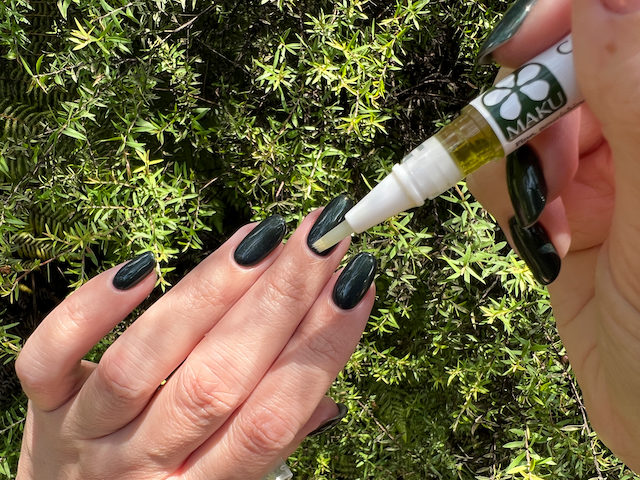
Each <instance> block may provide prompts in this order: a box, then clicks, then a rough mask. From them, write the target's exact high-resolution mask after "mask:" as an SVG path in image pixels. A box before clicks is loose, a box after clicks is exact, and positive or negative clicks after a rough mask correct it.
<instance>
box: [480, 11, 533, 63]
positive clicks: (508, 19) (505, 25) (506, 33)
mask: <svg viewBox="0 0 640 480" xmlns="http://www.w3.org/2000/svg"><path fill="white" fill-rule="evenodd" d="M537 1H538V0H517V1H516V2H515V3H514V4H513V5H512V6H511V8H509V10H508V11H507V13H505V14H504V16H503V17H502V20H500V22H499V23H498V25H496V27H495V28H494V29H493V32H491V34H490V35H489V37H488V38H487V40H486V41H485V42H484V44H483V45H482V48H480V52H478V60H477V62H478V65H483V64H485V63H490V62H491V60H492V59H491V54H492V53H493V52H494V51H495V50H496V49H497V48H498V47H500V46H501V45H504V44H505V43H507V42H508V41H509V40H511V38H513V36H514V35H515V34H516V32H517V31H518V30H519V29H520V27H521V26H522V24H523V23H524V21H525V19H526V18H527V15H528V14H529V12H530V11H531V9H532V8H533V6H534V5H535V3H536V2H537Z"/></svg>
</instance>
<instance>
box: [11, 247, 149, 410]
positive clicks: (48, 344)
mask: <svg viewBox="0 0 640 480" xmlns="http://www.w3.org/2000/svg"><path fill="white" fill-rule="evenodd" d="M154 267H155V259H154V257H153V254H151V253H146V254H143V255H141V256H140V257H138V258H137V259H135V260H133V261H131V262H129V263H127V264H125V265H120V266H118V267H114V268H112V269H110V270H107V271H106V272H104V273H101V274H100V275H98V276H96V277H95V278H93V279H91V280H90V281H89V282H87V283H86V284H85V285H83V286H82V287H81V288H80V289H78V290H77V291H76V292H74V293H73V294H72V295H71V296H69V297H68V298H67V299H66V300H64V302H62V303H61V304H60V305H59V306H58V307H57V308H56V309H55V310H54V311H53V312H51V313H50V314H49V315H48V316H47V317H46V318H45V319H44V321H43V322H42V323H41V324H40V325H39V326H38V328H37V329H36V331H35V332H34V333H33V335H31V337H30V338H29V340H28V341H27V343H26V344H25V345H24V347H23V348H22V351H21V352H20V355H19V357H18V359H17V361H16V372H17V374H18V377H19V378H20V381H21V382H22V386H23V388H24V390H25V392H26V394H27V396H28V397H29V399H30V400H31V401H32V403H33V405H35V406H36V407H38V408H39V409H41V410H45V411H51V410H55V409H57V408H59V407H60V406H61V405H63V404H64V403H65V402H67V401H68V400H69V399H70V398H71V397H72V396H73V395H74V394H75V393H77V391H78V390H79V389H80V387H81V386H82V384H83V383H84V381H85V380H86V377H87V376H88V375H89V374H90V373H91V371H92V370H93V368H94V367H93V366H92V365H91V364H89V363H88V362H82V361H81V360H82V357H84V356H85V355H86V354H87V353H88V352H89V351H90V350H91V349H92V348H93V346H94V345H95V344H96V343H98V342H99V341H100V340H101V339H102V337H104V336H105V335H106V334H107V333H109V331H111V329H112V328H113V327H114V326H115V325H117V324H118V323H120V322H121V321H122V320H124V319H125V318H126V317H127V315H129V314H130V313H131V312H132V311H133V309H135V308H136V307H137V306H138V305H139V304H140V302H142V300H144V299H145V298H146V297H147V296H148V295H149V293H150V292H151V290H152V289H153V286H154V284H155V279H156V277H155V275H154V274H151V273H152V272H153V269H154ZM118 273H120V274H119V275H118V276H117V274H118ZM114 279H115V280H116V283H117V284H118V285H119V286H121V287H122V286H123V285H124V286H127V284H126V282H128V286H130V285H131V283H132V282H133V281H136V280H138V281H140V280H141V281H140V283H138V284H137V285H134V286H132V287H131V286H130V288H129V289H127V290H121V289H118V288H116V287H115V286H114ZM123 280H124V281H125V283H124V284H123Z"/></svg>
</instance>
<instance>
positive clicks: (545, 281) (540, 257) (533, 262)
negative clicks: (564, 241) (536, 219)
mask: <svg viewBox="0 0 640 480" xmlns="http://www.w3.org/2000/svg"><path fill="white" fill-rule="evenodd" d="M509 228H510V229H511V236H512V237H513V242H514V244H515V247H516V249H517V250H518V253H519V254H520V257H521V258H522V259H523V260H524V261H525V263H526V264H527V265H528V266H529V269H530V270H531V273H533V276H534V277H535V278H536V280H537V281H538V282H540V283H541V284H542V285H549V284H550V283H551V282H553V281H554V280H555V279H556V278H557V276H558V274H559V273H560V267H561V265H562V261H561V260H560V255H558V252H557V251H556V249H555V247H554V246H553V243H551V240H550V239H549V235H547V232H546V231H545V229H544V228H543V227H542V226H541V225H540V224H538V223H536V224H535V225H533V226H531V227H529V228H522V227H521V226H520V225H518V222H517V220H516V218H515V217H512V218H511V219H510V220H509Z"/></svg>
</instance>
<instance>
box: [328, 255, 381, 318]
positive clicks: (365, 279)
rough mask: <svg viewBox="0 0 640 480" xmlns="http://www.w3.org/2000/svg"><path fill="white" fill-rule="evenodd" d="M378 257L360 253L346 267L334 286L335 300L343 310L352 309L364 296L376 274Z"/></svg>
mask: <svg viewBox="0 0 640 480" xmlns="http://www.w3.org/2000/svg"><path fill="white" fill-rule="evenodd" d="M376 263H377V262H376V257H374V256H373V255H371V254H370V253H364V252H363V253H359V254H358V255H356V256H355V257H353V259H351V261H350V262H349V264H348V265H347V266H346V267H345V269H344V270H343V272H342V273H341V274H340V278H338V281H337V282H336V285H335V287H334V288H333V301H334V303H335V304H336V305H337V306H338V307H340V308H341V309H343V310H351V309H352V308H354V307H355V306H356V305H358V304H359V303H360V300H362V299H363V298H364V296H365V295H366V293H367V291H368V290H369V287H370V286H371V284H372V283H373V279H374V278H375V276H376Z"/></svg>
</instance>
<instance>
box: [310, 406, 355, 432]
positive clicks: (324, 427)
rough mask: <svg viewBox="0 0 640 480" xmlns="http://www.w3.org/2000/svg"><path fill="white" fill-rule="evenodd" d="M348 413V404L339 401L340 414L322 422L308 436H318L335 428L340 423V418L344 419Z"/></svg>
mask: <svg viewBox="0 0 640 480" xmlns="http://www.w3.org/2000/svg"><path fill="white" fill-rule="evenodd" d="M347 413H349V410H348V409H347V406H346V405H345V404H344V403H339V404H338V415H336V416H335V417H333V418H330V419H328V420H325V421H324V422H322V424H321V425H320V426H319V427H318V428H316V429H315V430H314V431H313V432H311V433H310V434H309V435H307V437H316V436H318V435H321V434H323V433H325V432H328V431H329V430H331V429H333V428H335V427H336V426H337V425H338V424H339V423H340V420H342V419H343V418H344V417H345V416H346V415H347Z"/></svg>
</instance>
